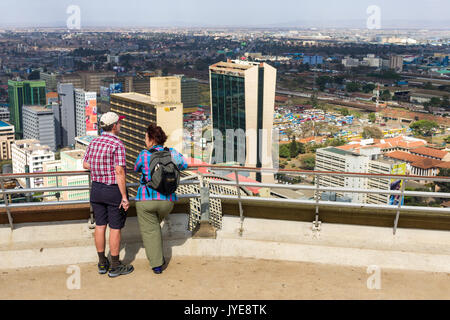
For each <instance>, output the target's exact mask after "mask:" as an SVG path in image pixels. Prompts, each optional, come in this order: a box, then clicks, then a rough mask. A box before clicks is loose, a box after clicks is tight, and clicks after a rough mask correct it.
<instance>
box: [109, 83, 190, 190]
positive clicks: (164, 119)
mask: <svg viewBox="0 0 450 320" xmlns="http://www.w3.org/2000/svg"><path fill="white" fill-rule="evenodd" d="M167 78H168V80H166V79H167ZM153 79H155V81H154V80H153ZM174 79H176V80H177V81H178V84H177V83H176V81H174ZM151 83H152V86H153V87H152V91H151V92H152V95H151V96H148V95H145V94H140V93H135V92H130V93H117V94H112V95H111V100H110V103H111V111H112V112H115V113H117V114H118V115H120V116H125V117H126V118H125V119H124V120H123V121H122V127H121V133H120V135H119V138H120V139H121V140H122V141H123V143H124V145H125V148H126V151H127V168H129V169H132V168H134V163H135V161H136V159H137V157H138V155H139V153H140V152H141V151H142V150H143V149H144V148H145V133H146V132H147V127H148V125H149V124H150V123H156V124H157V125H158V126H161V128H163V130H164V131H165V132H166V134H167V136H168V140H167V142H166V146H167V147H172V148H175V149H177V150H179V151H180V152H181V150H182V142H183V140H182V139H183V104H182V103H181V102H180V100H181V87H180V78H178V77H176V78H175V77H173V78H172V77H163V78H161V79H159V78H152V79H151ZM166 85H167V87H166ZM166 88H168V89H166ZM166 90H169V91H168V92H167V91H166ZM172 90H175V91H178V93H177V92H173V91H172ZM153 93H154V95H153ZM164 99H166V100H164ZM172 99H174V100H176V101H171V100H172ZM139 177H140V175H138V174H135V173H133V172H130V171H128V174H127V182H129V183H137V182H138V181H139ZM131 191H132V192H133V191H135V190H131Z"/></svg>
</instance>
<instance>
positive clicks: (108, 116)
mask: <svg viewBox="0 0 450 320" xmlns="http://www.w3.org/2000/svg"><path fill="white" fill-rule="evenodd" d="M123 119H125V117H124V116H119V115H118V114H117V113H115V112H108V113H105V114H104V115H103V116H102V117H101V118H100V126H102V127H107V126H110V125H112V124H114V123H117V122H119V121H120V120H123Z"/></svg>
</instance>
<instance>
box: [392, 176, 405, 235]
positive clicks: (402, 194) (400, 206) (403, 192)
mask: <svg viewBox="0 0 450 320" xmlns="http://www.w3.org/2000/svg"><path fill="white" fill-rule="evenodd" d="M406 181H407V180H406V179H403V180H402V188H401V191H402V193H401V195H400V198H399V199H398V208H397V215H396V216H395V221H394V235H395V234H396V233H397V226H398V220H399V219H400V210H401V208H402V203H403V201H404V194H405V188H406Z"/></svg>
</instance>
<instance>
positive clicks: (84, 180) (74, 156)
mask: <svg viewBox="0 0 450 320" xmlns="http://www.w3.org/2000/svg"><path fill="white" fill-rule="evenodd" d="M84 154H85V150H70V151H62V152H61V160H58V161H52V162H48V163H46V164H45V165H46V169H48V170H51V171H49V172H55V171H84V169H83V159H84ZM88 185H89V176H88V175H78V176H63V177H58V180H56V178H51V177H50V178H47V177H46V178H44V186H45V187H56V186H60V187H61V186H64V187H73V186H88ZM47 195H48V196H49V197H48V198H46V199H47V201H56V200H57V198H56V196H55V193H54V192H52V193H48V194H47ZM88 199H89V190H88V189H86V190H77V191H63V192H60V197H59V200H60V201H77V200H88Z"/></svg>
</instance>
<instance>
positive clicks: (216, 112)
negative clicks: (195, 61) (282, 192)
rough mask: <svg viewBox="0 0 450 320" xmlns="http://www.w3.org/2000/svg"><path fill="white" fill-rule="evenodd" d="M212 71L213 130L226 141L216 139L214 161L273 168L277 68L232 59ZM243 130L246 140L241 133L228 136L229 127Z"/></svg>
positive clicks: (211, 68) (212, 68)
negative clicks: (232, 136)
mask: <svg viewBox="0 0 450 320" xmlns="http://www.w3.org/2000/svg"><path fill="white" fill-rule="evenodd" d="M209 70H210V90H211V108H212V122H213V129H215V130H218V131H220V133H221V134H222V136H223V144H222V143H221V142H219V141H217V139H216V138H215V140H214V151H213V161H212V162H215V163H230V162H234V163H236V162H238V163H240V164H241V165H246V166H251V167H269V168H270V167H272V166H273V160H272V129H273V114H274V104H275V84H276V75H277V71H276V69H275V68H273V67H271V66H270V65H268V64H266V63H256V62H246V61H228V62H219V63H216V64H214V65H212V66H210V68H209ZM239 129H240V132H241V133H242V132H244V133H245V137H244V139H245V142H242V137H239V136H238V135H239V134H238V135H235V136H234V139H233V138H228V139H227V134H228V132H227V130H235V132H236V130H238V132H239ZM233 140H234V141H233ZM230 149H231V151H230ZM220 151H222V152H220ZM227 155H228V156H227ZM230 155H231V156H234V158H233V159H229V158H230V157H229V156H230ZM244 159H245V161H244ZM256 179H257V180H261V177H260V176H259V175H257V176H256ZM269 179H270V180H271V178H270V177H269Z"/></svg>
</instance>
